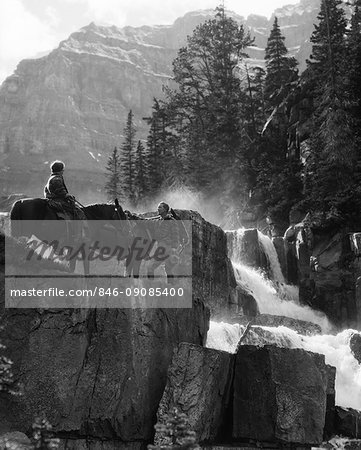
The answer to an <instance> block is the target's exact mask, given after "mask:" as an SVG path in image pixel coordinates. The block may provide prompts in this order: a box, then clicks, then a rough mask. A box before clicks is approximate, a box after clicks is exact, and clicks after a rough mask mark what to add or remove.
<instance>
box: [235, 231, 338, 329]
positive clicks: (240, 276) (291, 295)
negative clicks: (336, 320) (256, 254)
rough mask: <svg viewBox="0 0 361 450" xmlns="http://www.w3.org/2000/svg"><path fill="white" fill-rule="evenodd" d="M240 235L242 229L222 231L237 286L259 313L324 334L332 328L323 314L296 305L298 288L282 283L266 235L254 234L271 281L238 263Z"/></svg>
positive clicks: (273, 252) (273, 251) (271, 246)
mask: <svg viewBox="0 0 361 450" xmlns="http://www.w3.org/2000/svg"><path fill="white" fill-rule="evenodd" d="M244 233H245V230H244V229H239V230H234V231H226V234H227V243H228V255H229V257H230V259H231V261H232V264H233V270H234V274H235V277H236V281H237V283H238V284H239V285H240V286H241V287H243V288H244V289H246V291H247V292H249V293H250V294H251V295H252V296H253V297H254V299H255V300H256V302H257V305H258V308H259V311H260V313H261V314H273V315H278V316H286V317H290V318H293V319H297V320H304V321H307V322H312V323H316V324H318V325H319V326H320V327H321V329H322V331H323V332H324V333H325V332H329V331H330V330H331V328H332V327H331V325H330V323H329V321H328V319H327V317H326V316H325V314H323V313H321V312H318V311H314V310H313V309H312V308H310V307H309V306H306V305H300V304H299V300H298V287H297V286H292V285H287V284H286V282H285V278H284V276H283V274H282V269H281V266H280V263H279V260H278V256H277V252H276V249H275V247H274V245H273V242H272V241H271V239H270V238H269V237H268V236H265V235H264V234H262V233H260V232H258V240H259V243H260V246H261V248H262V249H263V251H264V253H265V255H266V258H267V261H268V263H269V267H270V272H271V277H272V279H269V278H267V277H266V275H265V273H264V272H263V271H261V270H256V269H254V268H253V267H249V266H247V265H245V264H244V263H243V262H242V261H243V257H244V253H243V252H244V250H243V246H242V240H243V237H244Z"/></svg>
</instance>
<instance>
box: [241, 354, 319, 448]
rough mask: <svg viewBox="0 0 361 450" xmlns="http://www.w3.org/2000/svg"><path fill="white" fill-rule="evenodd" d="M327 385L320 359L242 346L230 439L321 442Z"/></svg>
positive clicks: (308, 355)
mask: <svg viewBox="0 0 361 450" xmlns="http://www.w3.org/2000/svg"><path fill="white" fill-rule="evenodd" d="M327 383H328V380H327V369H326V366H325V364H324V356H323V355H318V354H313V353H309V352H305V351H304V350H299V349H292V350H290V349H284V348H277V347H273V346H266V347H263V348H257V347H253V346H241V347H240V349H239V352H238V353H237V356H236V366H235V378H234V399H233V438H234V439H236V440H237V439H245V438H248V439H254V440H257V441H263V442H279V443H281V442H282V443H297V444H299V445H304V444H317V443H320V442H322V438H323V430H324V425H325V414H326V391H327Z"/></svg>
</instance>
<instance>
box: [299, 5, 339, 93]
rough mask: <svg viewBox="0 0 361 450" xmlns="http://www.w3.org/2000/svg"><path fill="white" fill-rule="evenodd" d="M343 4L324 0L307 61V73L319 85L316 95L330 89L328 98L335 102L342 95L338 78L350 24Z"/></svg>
mask: <svg viewBox="0 0 361 450" xmlns="http://www.w3.org/2000/svg"><path fill="white" fill-rule="evenodd" d="M341 5H342V0H322V1H321V9H320V12H319V14H318V16H317V19H318V24H317V25H315V30H314V32H313V33H312V36H311V39H310V40H311V42H312V44H313V46H312V54H311V56H310V59H309V60H308V61H307V66H308V70H309V71H311V76H312V78H313V79H314V81H315V83H316V91H315V93H316V94H317V93H321V95H322V92H323V88H324V86H325V85H327V89H328V95H329V97H330V98H331V100H334V99H335V97H336V96H337V94H338V93H340V91H342V85H341V89H339V88H340V84H339V83H340V79H339V75H340V73H341V72H342V64H343V61H344V59H343V57H344V54H345V49H346V47H345V36H346V25H347V21H346V18H345V14H344V11H343V9H342V7H341Z"/></svg>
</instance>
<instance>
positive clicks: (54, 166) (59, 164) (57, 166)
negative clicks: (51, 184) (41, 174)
mask: <svg viewBox="0 0 361 450" xmlns="http://www.w3.org/2000/svg"><path fill="white" fill-rule="evenodd" d="M64 168H65V164H64V163H63V161H53V162H52V163H51V164H50V169H51V171H52V172H53V173H58V172H61V171H62V170H64Z"/></svg>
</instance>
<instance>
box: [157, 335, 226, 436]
mask: <svg viewBox="0 0 361 450" xmlns="http://www.w3.org/2000/svg"><path fill="white" fill-rule="evenodd" d="M233 365H234V356H233V355H231V354H230V353H226V352H222V351H219V350H213V349H210V348H203V347H200V346H197V345H192V344H185V343H182V344H180V345H179V347H178V348H177V349H176V350H175V352H174V356H173V360H172V364H171V366H170V367H169V371H168V376H167V385H166V388H165V391H164V394H163V397H162V400H161V402H160V404H159V409H158V413H157V417H158V422H159V423H163V422H164V417H165V415H166V414H168V413H169V412H170V411H172V409H173V408H174V407H176V408H177V409H178V410H179V411H181V412H184V413H186V414H187V417H188V419H189V425H190V429H191V430H192V431H194V432H195V433H196V438H197V441H198V442H204V441H208V442H214V440H215V439H216V437H217V435H218V433H219V431H220V429H221V427H222V425H223V421H224V414H225V411H226V409H227V406H228V401H229V395H230V387H231V381H232V374H233ZM155 443H156V444H159V445H160V444H165V442H163V441H162V439H161V436H160V435H159V434H156V436H155Z"/></svg>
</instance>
